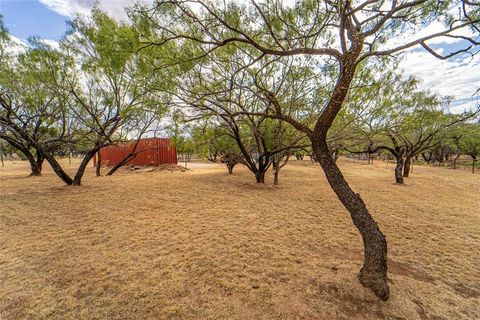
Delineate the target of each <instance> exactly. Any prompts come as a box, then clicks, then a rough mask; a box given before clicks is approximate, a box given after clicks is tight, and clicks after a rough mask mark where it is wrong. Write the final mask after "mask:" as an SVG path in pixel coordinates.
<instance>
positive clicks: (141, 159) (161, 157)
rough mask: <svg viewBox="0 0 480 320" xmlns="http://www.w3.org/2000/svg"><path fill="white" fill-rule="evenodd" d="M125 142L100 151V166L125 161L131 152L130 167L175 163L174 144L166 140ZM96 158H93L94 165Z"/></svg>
mask: <svg viewBox="0 0 480 320" xmlns="http://www.w3.org/2000/svg"><path fill="white" fill-rule="evenodd" d="M135 143H136V141H131V142H126V143H122V144H119V145H111V146H108V147H105V148H102V149H101V150H100V152H101V155H102V165H105V166H114V165H115V164H117V163H119V162H120V161H122V160H123V159H125V158H126V157H127V156H128V155H129V154H130V153H131V152H132V151H133V152H134V153H135V154H136V156H135V157H134V158H133V159H131V160H130V161H128V162H127V164H132V165H159V164H166V163H177V149H176V148H175V144H174V143H173V141H171V140H170V139H168V138H145V139H142V140H140V141H139V142H138V145H137V147H136V149H135V150H134V148H135ZM96 160H97V159H96V156H95V157H94V158H93V163H94V165H95V164H96Z"/></svg>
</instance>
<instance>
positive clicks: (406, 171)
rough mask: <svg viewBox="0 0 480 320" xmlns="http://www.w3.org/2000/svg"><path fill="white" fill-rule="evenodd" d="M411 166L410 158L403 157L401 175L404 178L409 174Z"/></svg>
mask: <svg viewBox="0 0 480 320" xmlns="http://www.w3.org/2000/svg"><path fill="white" fill-rule="evenodd" d="M411 166H412V158H410V157H406V158H405V164H404V167H403V177H404V178H408V177H409V175H410V171H411V170H410V169H411Z"/></svg>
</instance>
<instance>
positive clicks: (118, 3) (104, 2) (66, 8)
mask: <svg viewBox="0 0 480 320" xmlns="http://www.w3.org/2000/svg"><path fill="white" fill-rule="evenodd" d="M39 1H40V2H41V3H43V4H44V5H45V6H46V7H47V8H49V9H50V10H52V11H55V12H56V13H58V14H61V15H62V16H65V17H69V18H72V17H74V16H75V15H77V14H78V15H81V16H86V15H89V14H90V10H91V9H92V8H93V6H94V4H95V0H39ZM97 2H98V5H99V8H100V9H102V10H104V11H106V12H107V13H108V14H109V15H110V16H112V17H114V18H116V19H118V20H125V19H126V18H127V15H126V13H125V8H126V7H129V6H131V5H132V4H133V3H134V0H99V1H97Z"/></svg>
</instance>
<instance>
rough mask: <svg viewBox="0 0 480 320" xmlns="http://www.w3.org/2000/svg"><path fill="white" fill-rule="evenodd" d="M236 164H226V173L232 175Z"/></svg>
mask: <svg viewBox="0 0 480 320" xmlns="http://www.w3.org/2000/svg"><path fill="white" fill-rule="evenodd" d="M235 165H236V163H230V162H227V168H228V173H229V174H233V167H235Z"/></svg>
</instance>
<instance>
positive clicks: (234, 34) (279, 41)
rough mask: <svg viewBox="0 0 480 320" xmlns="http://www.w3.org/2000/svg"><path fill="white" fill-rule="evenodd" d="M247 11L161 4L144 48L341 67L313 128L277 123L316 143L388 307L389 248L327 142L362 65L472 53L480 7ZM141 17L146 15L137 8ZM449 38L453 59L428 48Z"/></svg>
mask: <svg viewBox="0 0 480 320" xmlns="http://www.w3.org/2000/svg"><path fill="white" fill-rule="evenodd" d="M249 3H250V4H248V5H240V4H237V3H236V2H233V1H231V2H221V1H202V0H197V1H184V0H182V1H176V0H174V1H171V0H169V1H157V2H156V3H155V4H154V5H153V7H152V8H149V10H143V13H144V16H145V17H146V18H147V19H149V21H150V22H151V26H152V27H153V28H155V29H156V30H157V32H156V33H154V34H151V35H150V36H149V37H146V38H145V43H146V45H151V46H156V45H161V44H164V43H166V42H169V41H176V42H179V43H189V45H190V46H192V47H195V48H196V50H197V52H196V53H197V54H196V55H195V56H192V57H190V59H195V58H198V59H201V58H204V57H206V56H207V55H210V53H212V52H213V51H215V50H217V49H218V48H223V47H235V46H237V47H238V46H245V45H247V46H250V47H252V48H254V49H255V50H256V52H257V57H258V59H262V58H263V57H265V56H272V55H274V56H283V57H285V56H293V55H309V56H314V57H317V58H319V59H322V60H323V61H325V65H327V64H330V63H331V64H333V65H335V78H336V80H335V84H334V86H333V88H332V90H331V91H330V93H329V95H328V99H327V101H326V103H325V104H323V105H319V106H318V108H319V109H320V110H321V111H322V112H321V114H320V115H319V116H318V118H317V119H316V122H315V126H314V128H313V129H311V128H309V127H307V126H305V125H303V124H302V123H300V122H298V121H296V120H295V119H293V118H286V117H285V116H284V115H283V113H282V109H281V108H277V109H275V110H272V111H273V112H275V114H271V113H270V114H269V116H271V117H275V118H277V119H282V120H286V121H288V122H289V123H290V124H291V125H292V126H294V127H295V128H296V129H297V130H299V131H301V132H302V133H304V134H305V135H307V136H308V138H309V139H310V141H311V145H312V148H313V151H314V153H315V156H316V158H317V159H318V161H319V163H320V165H321V167H322V168H323V170H324V172H325V175H326V177H327V180H328V182H329V184H330V186H331V187H332V189H333V191H334V192H335V193H336V195H337V196H338V198H339V200H340V201H341V202H342V203H343V205H344V206H345V208H346V209H347V210H348V211H349V212H350V214H351V217H352V220H353V223H354V224H355V226H356V227H357V228H358V230H359V232H360V234H361V236H362V238H363V242H364V255H365V259H364V265H363V267H362V269H361V270H360V274H359V280H360V282H361V283H362V284H363V285H364V286H365V287H367V288H370V289H371V290H372V291H373V292H374V293H375V294H376V295H377V296H378V297H379V298H380V299H383V300H387V299H388V298H389V294H390V290H389V286H388V283H387V242H386V240H385V236H384V235H383V233H382V232H381V231H380V228H379V226H378V224H377V223H376V222H375V220H374V219H373V217H372V216H371V215H370V213H369V211H368V209H367V207H366V205H365V203H364V201H363V200H362V198H361V197H360V195H359V194H357V193H355V192H354V191H353V190H352V189H351V188H350V186H349V185H348V183H347V181H346V180H345V178H344V177H343V175H342V172H341V171H340V169H339V168H338V167H337V165H336V164H335V161H334V160H333V159H332V157H331V155H330V150H329V146H328V143H327V135H328V131H329V129H330V127H331V126H332V124H333V122H334V120H335V118H336V116H337V114H338V113H339V112H340V110H341V109H342V105H343V103H344V101H345V99H346V97H347V95H348V91H349V89H350V87H351V83H352V80H353V79H354V77H355V74H356V71H357V67H358V65H359V64H360V63H362V62H364V61H367V62H368V63H370V64H372V65H374V64H375V61H377V60H378V59H379V58H382V57H389V56H393V55H395V54H397V53H400V52H402V51H406V50H408V49H410V48H414V47H417V46H421V47H423V48H424V49H425V50H427V51H428V52H429V53H431V54H432V55H434V56H435V57H437V58H441V59H447V58H449V57H452V56H455V55H458V54H462V53H468V52H472V50H475V48H476V46H477V45H478V44H479V42H478V41H477V40H476V39H475V38H474V37H469V36H468V35H469V33H468V32H467V31H468V30H470V29H471V28H470V27H472V26H477V25H478V23H479V20H478V14H477V13H476V12H478V11H477V10H478V8H479V5H478V4H477V3H474V2H471V1H461V0H457V1H445V2H438V1H433V0H399V1H392V2H391V3H389V4H387V3H386V2H385V1H381V0H370V1H362V2H361V1H343V0H339V1H306V0H305V1H298V2H296V3H295V5H294V6H288V5H286V4H284V2H283V1H280V0H274V1H267V2H262V3H257V2H256V1H254V0H252V1H250V2H249ZM139 10H140V11H141V10H142V9H141V8H139ZM433 21H436V22H442V23H443V24H444V26H445V27H444V30H441V31H436V32H432V33H430V34H427V35H424V36H416V32H417V31H418V30H419V29H421V28H423V27H424V26H425V25H427V24H428V23H431V22H433ZM438 37H448V38H450V39H454V40H456V41H458V42H459V45H460V46H461V48H460V49H458V50H456V51H454V52H451V53H449V54H447V55H442V53H440V52H439V51H435V50H434V49H433V48H432V47H431V46H430V45H429V42H430V41H431V40H432V39H435V38H438Z"/></svg>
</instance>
